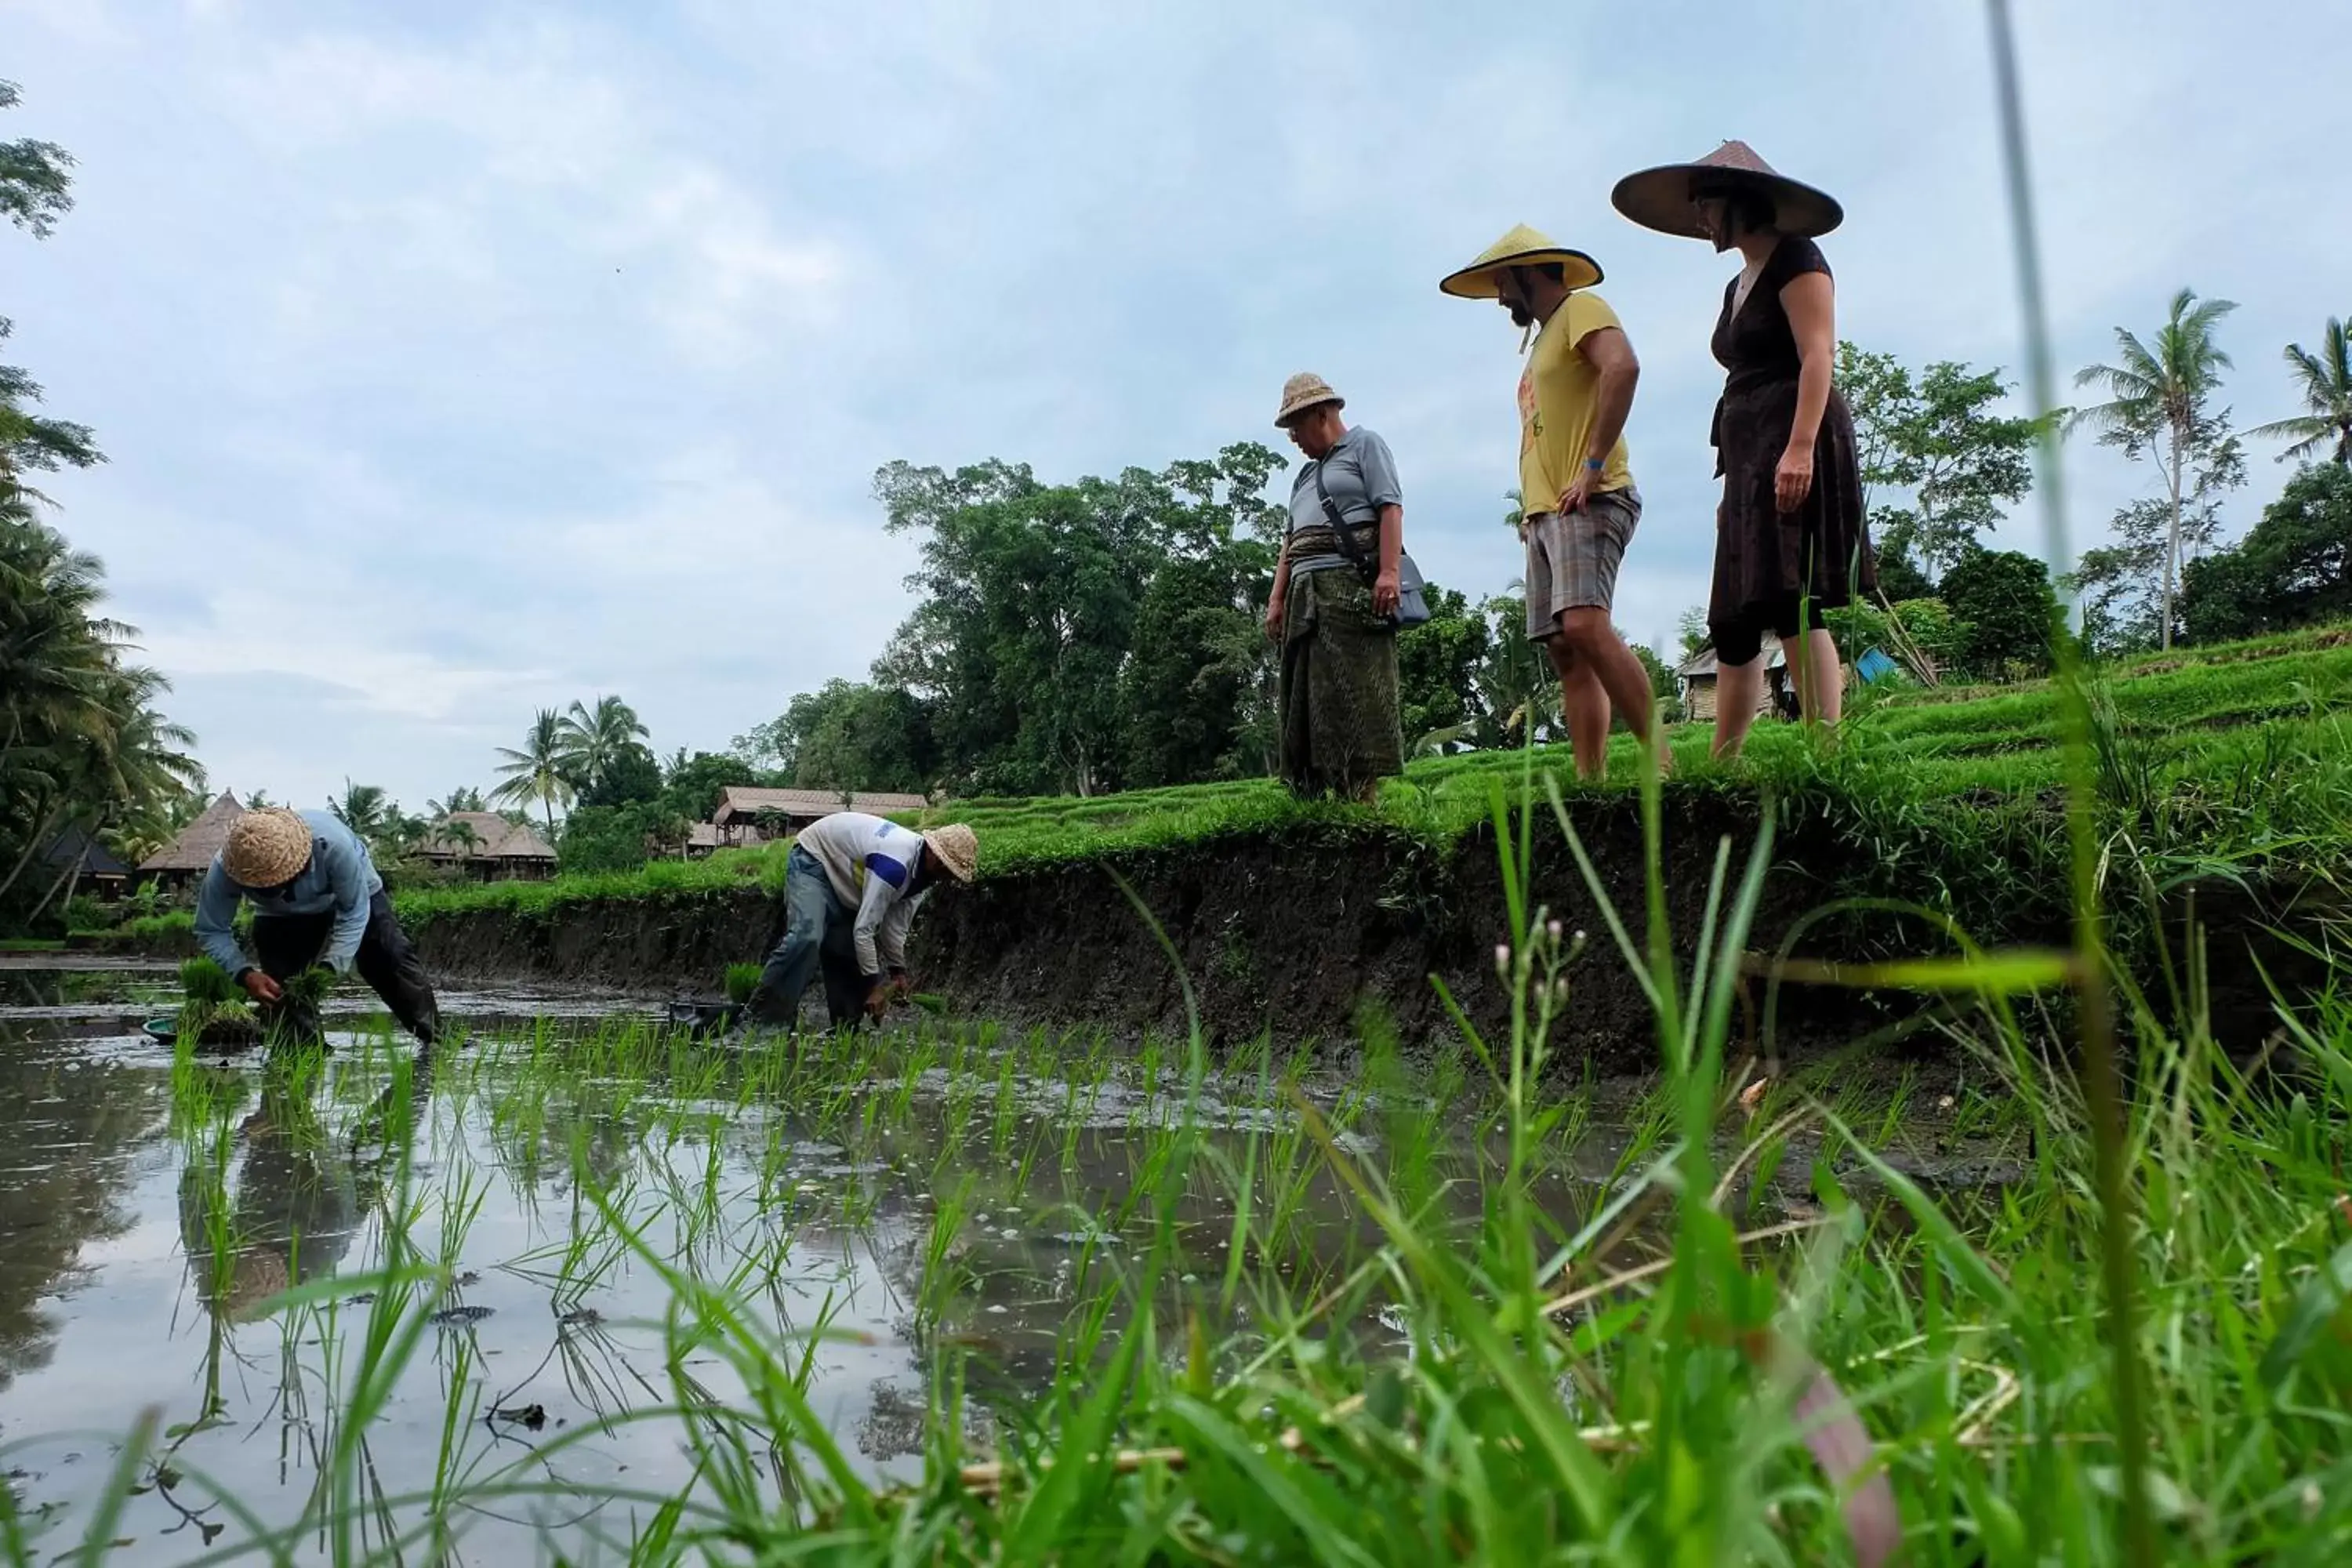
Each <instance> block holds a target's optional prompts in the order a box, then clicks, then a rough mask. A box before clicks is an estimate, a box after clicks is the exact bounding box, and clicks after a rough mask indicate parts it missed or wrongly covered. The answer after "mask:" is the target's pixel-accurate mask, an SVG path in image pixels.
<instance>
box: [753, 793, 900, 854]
mask: <svg viewBox="0 0 2352 1568" xmlns="http://www.w3.org/2000/svg"><path fill="white" fill-rule="evenodd" d="M930 804H931V803H930V801H929V799H928V798H926V797H925V796H923V795H892V794H888V793H886V792H883V791H879V790H874V791H866V790H860V791H856V792H854V793H848V794H845V793H844V792H842V791H840V790H826V789H762V788H760V787H758V786H756V785H751V784H730V785H728V786H727V788H726V790H725V791H724V792H723V793H722V794H721V795H719V809H718V810H717V811H714V812H712V813H711V814H710V821H711V825H712V826H715V827H717V828H718V829H719V837H720V838H721V839H722V840H723V841H724V842H726V843H728V844H740V843H745V842H751V840H747V839H745V838H743V837H741V836H740V835H741V833H742V832H743V831H744V830H746V829H749V828H750V827H751V826H752V825H753V824H754V823H758V822H761V821H769V820H781V821H782V824H783V826H784V830H785V831H786V832H788V833H798V832H799V831H800V830H801V829H802V828H803V827H806V826H808V825H809V824H811V823H813V822H815V821H817V820H818V819H819V818H821V817H826V816H832V815H833V814H834V813H835V812H836V811H864V812H871V813H872V814H873V815H875V816H887V815H888V814H890V813H891V812H894V811H921V810H922V809H923V808H924V807H926V806H928V805H930Z"/></svg>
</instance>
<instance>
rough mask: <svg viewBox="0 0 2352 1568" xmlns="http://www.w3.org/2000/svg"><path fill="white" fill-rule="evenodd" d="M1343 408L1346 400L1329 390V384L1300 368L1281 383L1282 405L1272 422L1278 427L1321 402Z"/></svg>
mask: <svg viewBox="0 0 2352 1568" xmlns="http://www.w3.org/2000/svg"><path fill="white" fill-rule="evenodd" d="M1326 403H1328V404H1331V405H1333V406H1335V407H1339V408H1345V407H1347V406H1348V400H1347V399H1346V398H1344V397H1342V396H1340V395H1339V394H1338V393H1336V392H1334V391H1332V390H1331V384H1330V383H1329V382H1328V381H1326V380H1324V379H1323V378H1322V377H1321V376H1319V375H1318V374H1315V373H1314V372H1313V371H1311V370H1302V371H1300V372H1299V373H1298V374H1297V375H1294V376H1292V377H1291V378H1290V379H1289V380H1288V381H1286V382H1284V383H1283V384H1282V406H1281V407H1280V408H1278V409H1276V411H1275V416H1274V423H1275V426H1276V428H1277V429H1279V428H1282V427H1284V426H1287V425H1288V424H1289V423H1290V422H1291V421H1292V420H1293V419H1296V418H1297V417H1298V416H1300V415H1302V414H1304V413H1306V412H1307V410H1308V409H1310V408H1314V407H1317V406H1318V405H1322V404H1326Z"/></svg>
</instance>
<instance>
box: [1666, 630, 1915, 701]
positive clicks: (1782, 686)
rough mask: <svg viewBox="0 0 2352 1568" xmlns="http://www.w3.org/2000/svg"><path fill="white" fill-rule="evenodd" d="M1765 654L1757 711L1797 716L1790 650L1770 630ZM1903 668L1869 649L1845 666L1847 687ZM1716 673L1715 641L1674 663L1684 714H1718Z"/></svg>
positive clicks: (1877, 678)
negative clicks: (1782, 645)
mask: <svg viewBox="0 0 2352 1568" xmlns="http://www.w3.org/2000/svg"><path fill="white" fill-rule="evenodd" d="M1763 657H1764V661H1765V662H1764V693H1763V697H1762V699H1761V700H1759V701H1758V703H1757V704H1756V711H1757V712H1759V713H1770V712H1772V711H1774V710H1776V709H1777V710H1779V711H1780V713H1781V715H1782V716H1783V717H1786V718H1790V719H1793V718H1795V717H1797V694H1796V687H1795V686H1794V684H1793V683H1792V680H1793V678H1792V677H1791V676H1790V673H1789V655H1788V651H1787V650H1786V649H1785V648H1783V647H1781V646H1780V638H1779V637H1775V636H1773V635H1772V634H1771V633H1770V632H1769V631H1768V632H1766V633H1765V634H1764V655H1763ZM1901 668H1902V667H1901V666H1900V665H1898V664H1897V663H1896V662H1895V660H1894V659H1893V658H1890V657H1888V655H1887V654H1886V653H1885V651H1884V650H1883V649H1880V648H1871V649H1868V650H1867V651H1865V652H1864V654H1863V656H1862V657H1861V658H1859V659H1856V660H1855V661H1854V662H1853V663H1852V664H1850V665H1848V666H1846V668H1845V685H1846V689H1847V690H1849V691H1851V690H1852V689H1853V686H1854V682H1855V681H1856V679H1860V680H1862V681H1864V682H1866V683H1870V684H1875V683H1877V682H1879V681H1882V680H1885V679H1886V678H1887V677H1889V676H1891V675H1895V674H1896V673H1898V672H1899V671H1900V669H1901ZM1717 673H1718V672H1717V668H1716V662H1715V647H1714V646H1713V645H1712V644H1710V645H1708V646H1707V647H1703V648H1701V649H1699V650H1698V651H1697V652H1696V653H1695V654H1693V655H1691V656H1690V658H1686V659H1685V660H1683V662H1682V663H1681V664H1679V665H1677V666H1675V681H1676V683H1677V684H1678V685H1679V686H1680V688H1681V690H1682V699H1683V714H1684V716H1685V718H1687V719H1689V720H1691V721H1693V722H1695V723H1706V722H1709V721H1712V720H1713V719H1714V718H1715V710H1716V700H1715V693H1716V681H1717Z"/></svg>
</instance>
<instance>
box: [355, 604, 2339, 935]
mask: <svg viewBox="0 0 2352 1568" xmlns="http://www.w3.org/2000/svg"><path fill="white" fill-rule="evenodd" d="M2348 689H2352V628H2347V627H2331V628H2323V629H2319V630H2315V631H2307V632H2304V633H2299V634H2294V635H2291V636H2286V637H2270V638H2265V639H2262V640H2260V641H2255V642H2248V643H2241V644H2232V645H2227V646H2221V647H2211V648H2200V649H2195V650H2185V651H2182V652H2178V653H2176V654H2174V655H2172V656H2170V657H2168V658H2143V659H2139V660H2136V661H2132V662H2130V663H2127V664H2124V665H2120V666H2117V667H2115V668H2111V669H2110V670H2109V671H2107V672H2106V674H2105V676H2104V677H2103V679H2102V681H2101V685H2100V691H2101V692H2102V693H2103V694H2104V699H2105V701H2106V702H2109V703H2111V704H2112V711H2113V720H2112V732H2111V734H2110V736H2109V747H2110V752H2111V754H2112V757H2113V758H2114V760H2116V761H2117V762H2118V763H2121V764H2124V765H2122V766H2120V767H2119V768H2118V769H2117V770H2116V773H2117V777H2118V779H2119V778H2121V777H2122V776H2124V775H2128V776H2130V777H2132V778H2134V779H2136V780H2137V795H2136V797H2135V798H2131V799H2123V798H2116V799H2115V800H2114V801H2113V802H2112V803H2111V804H2112V805H2114V806H2115V807H2116V809H2117V810H2118V811H2126V812H2128V813H2129V814H2131V815H2132V816H2134V817H2135V818H2136V819H2144V820H2139V821H2138V829H2137V831H2138V836H2139V839H2140V840H2141V841H2142V842H2141V846H2140V847H2142V848H2143V849H2147V848H2157V849H2161V850H2169V851H2173V852H2177V853H2178V854H2179V855H2181V856H2183V857H2189V858H2196V859H2198V860H2199V861H2200V863H2210V862H2212V861H2216V860H2219V861H2224V862H2236V863H2240V864H2243V863H2247V862H2249V861H2252V860H2256V859H2260V858H2264V857H2276V856H2291V857H2295V858H2302V859H2306V860H2314V861H2323V862H2326V866H2327V867H2332V866H2333V864H2334V862H2335V861H2336V859H2337V858H2341V857H2343V856H2344V854H2345V845H2346V840H2345V837H2344V829H2345V827H2346V825H2347V823H2352V730H2347V723H2352V715H2347V712H2346V707H2347V704H2346V701H2345V699H2346V697H2347V690H2348ZM2058 724H2059V713H2058V700H2057V693H2056V691H2055V689H2053V687H2052V686H2051V685H2049V684H2048V683H2034V684H2030V685H2025V686H2014V687H1995V688H1979V689H1974V690H1969V691H1959V692H1954V691H1943V690H1934V691H1923V690H1917V689H1912V690H1906V691H1898V692H1891V693H1886V694H1884V695H1881V694H1878V693H1874V692H1865V693H1864V694H1862V695H1861V696H1860V697H1858V698H1857V700H1855V701H1854V702H1853V705H1852V707H1851V709H1850V711H1849V715H1848V722H1847V726H1846V729H1845V731H1844V733H1843V738H1842V743H1841V745H1840V746H1839V747H1838V749H1837V750H1836V752H1834V753H1830V754H1824V753H1822V752H1820V751H1818V750H1817V749H1816V748H1815V747H1814V746H1813V745H1812V744H1811V741H1810V739H1809V737H1808V735H1807V734H1806V732H1805V731H1802V730H1801V729H1800V728H1798V727H1797V726H1794V725H1786V724H1774V723H1766V724H1760V725H1759V726H1758V728H1757V730H1756V731H1755V734H1754V736H1753V737H1752V739H1751V740H1750V742H1749V745H1748V755H1747V758H1746V759H1745V760H1744V761H1743V762H1742V763H1739V764H1738V765H1737V766H1735V767H1729V768H1726V767H1719V766H1717V765H1716V764H1715V763H1713V762H1712V761H1711V760H1710V759H1709V757H1708V756H1707V745H1708V739H1709V730H1708V727H1707V726H1706V725H1704V724H1685V725H1680V726H1677V727H1676V728H1675V730H1674V731H1673V732H1672V745H1673V750H1674V758H1675V782H1674V784H1673V786H1672V789H1673V793H1674V795H1675V796H1676V797H1679V798H1681V799H1684V800H1691V799H1694V798H1696V796H1697V795H1700V794H1703V793H1704V792H1712V791H1739V792H1753V791H1758V790H1761V791H1763V792H1765V793H1767V794H1769V795H1771V796H1773V797H1774V798H1776V799H1778V800H1780V801H1781V802H1782V803H1783V811H1784V813H1786V812H1787V811H1790V810H1793V809H1817V810H1819V811H1822V812H1824V813H1829V814H1832V815H1840V816H1844V817H1846V818H1848V819H1850V821H1851V823H1852V825H1853V827H1854V830H1855V838H1856V842H1857V843H1858V845H1860V846H1861V847H1863V848H1864V850H1865V852H1867V853H1869V854H1872V855H1875V856H1878V857H1880V858H1893V857H1895V856H1899V855H1901V854H1920V853H1927V852H1930V851H1929V849H1928V847H1931V846H1938V845H1940V846H1942V847H1944V848H1945V849H1946V850H1948V853H1949V854H1950V855H1951V856H1952V857H1953V858H1955V859H1956V860H1959V861H1966V860H1969V859H1970V858H1979V857H1981V856H1984V855H1993V856H1996V857H1997V858H1999V860H2000V863H2007V864H2014V863H2015V860H2016V856H2017V844H2018V839H2019V836H2020V835H2021V834H2023V835H2025V836H2026V837H2030V838H2036V839H2038V838H2040V837H2042V829H2039V828H2036V827H2034V826H2031V825H2030V824H2029V823H2028V822H2027V821H2026V819H2028V818H2033V817H2037V816H2046V815H2047V814H2046V810H2045V808H2044V807H2042V805H2040V804H2038V803H2039V799H2040V797H2041V796H2042V795H2044V794H2045V792H2047V791H2050V790H2052V789H2054V788H2055V787H2057V786H2058V785H2059V784H2061V782H2062V779H2061V762H2060V757H2059V753H2058V751H2057V748H2056V746H2055V743H2054V742H2055V741H2056V736H2057V728H2058ZM1530 767H1531V768H1532V769H1533V771H1534V773H1536V775H1537V776H1538V777H1541V776H1542V775H1543V774H1545V773H1550V774H1554V775H1557V776H1559V779H1560V780H1561V786H1562V789H1563V790H1564V792H1565V793H1567V794H1568V795H1570V796H1571V797H1574V796H1576V795H1582V794H1608V793H1612V792H1624V791H1629V790H1631V789H1632V788H1633V784H1634V780H1635V757H1634V753H1633V744H1632V741H1631V738H1630V737H1628V736H1626V735H1623V734H1622V733H1621V734H1620V735H1618V736H1617V737H1616V738H1615V741H1614V742H1613V744H1612V753H1611V766H1610V771H1609V777H1608V779H1607V780H1606V781H1605V782H1604V783H1602V784H1593V785H1585V784H1578V783H1576V782H1574V781H1573V780H1572V778H1571V777H1570V759H1569V754H1568V751H1567V748H1566V747H1564V746H1539V747H1535V748H1532V749H1531V750H1528V751H1516V750H1515V751H1508V752H1465V753H1460V754H1456V755H1453V756H1444V757H1424V758H1421V759H1418V760H1416V761H1414V762H1413V763H1411V764H1410V765H1409V766H1408V767H1407V769H1406V771H1405V776H1404V777H1403V778H1402V779H1401V780H1395V781H1391V783H1390V784H1388V785H1387V786H1386V787H1385V788H1384V789H1383V791H1382V793H1381V800H1380V803H1379V805H1377V806H1376V807H1370V808H1365V807H1358V806H1352V805H1338V804H1335V803H1329V802H1311V801H1300V800H1295V799H1293V798H1292V797H1291V796H1290V795H1288V793H1287V792H1286V791H1285V790H1284V789H1283V788H1282V787H1281V785H1279V784H1276V782H1274V781H1273V780H1270V779H1245V780H1236V781H1234V782H1231V783H1224V784H1192V785H1183V786H1178V787H1173V788H1165V789H1154V790H1138V791H1134V792H1131V793H1128V794H1123V795H1098V796H1092V797H1081V796H1039V797H1034V798H1003V797H994V798H986V799H973V800H965V801H955V802H950V803H949V804H947V805H942V806H940V807H938V808H935V809H934V810H932V811H931V812H929V813H927V814H902V815H901V816H900V817H899V820H901V821H904V822H907V823H908V824H909V825H911V826H924V825H926V824H929V823H936V822H948V821H961V822H966V823H969V824H971V826H972V827H973V829H974V830H975V831H976V832H977V833H978V834H979V836H980V844H981V862H980V863H981V874H982V876H983V877H986V876H1002V875H1004V874H1007V873H1010V872H1014V871H1020V870H1024V869H1029V868H1038V867H1044V866H1050V865H1054V864H1058V863H1064V862H1067V861H1071V860H1077V859H1085V858H1091V857H1094V856H1098V855H1101V854H1105V853H1108V852H1110V851H1115V850H1123V849H1136V848H1151V847H1166V846H1171V845H1177V844H1184V843H1192V842H1198V841H1201V840H1204V839H1210V838H1215V837H1225V836H1228V835H1233V834H1240V833H1251V832H1260V831H1265V830H1270V829H1276V828H1283V827H1294V826H1308V825H1316V824H1323V825H1329V826H1342V827H1351V828H1358V829H1372V830H1384V831H1388V832H1392V833H1398V834H1402V835H1407V836H1410V837H1414V838H1417V839H1420V840H1422V841H1423V842H1425V843H1429V844H1431V845H1433V846H1438V847H1444V846H1446V845H1450V844H1452V843H1454V842H1455V841H1457V840H1458V839H1459V838H1460V837H1461V836H1462V835H1464V834H1465V833H1466V832H1468V831H1469V830H1470V829H1471V828H1472V827H1474V826H1475V825H1477V824H1478V823H1480V822H1482V821H1484V820H1486V816H1487V814H1488V811H1489V800H1490V792H1491V789H1492V786H1493V785H1494V784H1496V782H1500V783H1502V784H1504V786H1505V787H1506V789H1507V790H1509V791H1511V792H1513V793H1514V794H1516V792H1517V787H1518V785H1519V784H1520V781H1521V780H1522V778H1523V777H1524V776H1525V774H1526V772H1527V771H1528V769H1529V768H1530ZM2111 782H2116V781H2113V780H2111ZM2118 787H2121V785H2120V784H2118ZM2141 797H2144V798H2141ZM2159 806H2161V807H2162V808H2163V809H2162V810H2158V807H2159ZM2184 806H2186V807H2193V809H2183V808H2184ZM2043 826H2045V827H2046V826H2047V825H2046V824H2044V825H2043ZM2167 834H2169V835H2170V841H2168V842H2160V841H2163V840H2165V838H2166V835H2167ZM784 854H785V847H784V846H782V845H772V846H768V847H763V848H761V849H755V850H732V851H721V852H719V854H716V855H713V856H712V857H710V858H709V859H707V860H698V861H685V862H681V861H658V862H656V863H653V864H651V865H648V866H646V867H645V868H642V869H640V870H635V871H628V872H615V873H603V874H595V875H583V876H562V877H558V878H556V879H553V880H551V881H547V882H506V883H493V884H490V885H488V886H479V887H465V888H455V889H432V890H421V891H417V892H412V893H406V894H403V895H401V897H400V899H399V907H400V910H401V914H402V917H403V918H404V919H405V920H425V919H431V918H433V917H434V916H436V915H439V914H444V913H450V912H456V911H458V910H483V909H504V910H513V911H516V912H521V913H548V912H551V911H553V910H557V909H560V908H562V907H564V906H566V905H571V904H576V903H581V902H589V901H594V900H607V899H651V900H682V899H698V898H702V897H708V896H710V895H712V894H715V893H724V892H730V891H733V890H736V889H740V888H742V887H743V886H745V885H746V884H756V885H757V886H759V887H761V888H762V889H767V890H769V891H775V890H777V889H781V887H782V879H783V868H784V859H783V858H784Z"/></svg>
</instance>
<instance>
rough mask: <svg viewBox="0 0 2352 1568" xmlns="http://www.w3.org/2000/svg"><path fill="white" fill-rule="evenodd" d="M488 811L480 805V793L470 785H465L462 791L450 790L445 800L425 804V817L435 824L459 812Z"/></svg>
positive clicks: (430, 801)
mask: <svg viewBox="0 0 2352 1568" xmlns="http://www.w3.org/2000/svg"><path fill="white" fill-rule="evenodd" d="M488 809H489V808H488V806H486V805H483V804H482V792H481V791H480V790H478V789H476V788H474V786H473V785H471V784H467V785H466V786H465V787H464V788H462V789H453V790H451V791H450V792H449V797H448V798H447V799H446V800H428V801H426V802H425V816H429V817H431V818H432V819H433V820H435V821H436V822H438V821H440V820H441V819H442V818H443V817H445V816H457V814H458V813H459V812H461V811H487V810H488Z"/></svg>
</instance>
